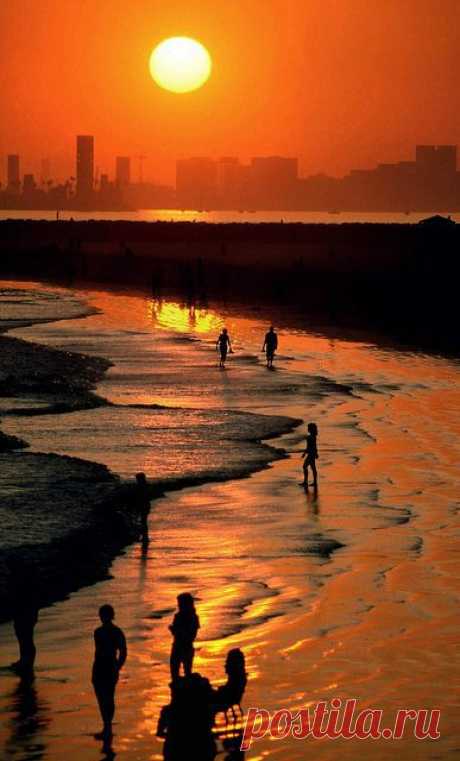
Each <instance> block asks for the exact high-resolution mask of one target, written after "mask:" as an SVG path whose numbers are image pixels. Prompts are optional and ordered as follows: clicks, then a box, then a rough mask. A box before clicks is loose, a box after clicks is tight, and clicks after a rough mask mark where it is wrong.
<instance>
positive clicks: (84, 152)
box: [77, 135, 94, 201]
mask: <svg viewBox="0 0 460 761" xmlns="http://www.w3.org/2000/svg"><path fill="white" fill-rule="evenodd" d="M93 190H94V137H93V136H92V135H77V198H78V199H79V200H80V201H89V200H90V199H91V198H92V195H93Z"/></svg>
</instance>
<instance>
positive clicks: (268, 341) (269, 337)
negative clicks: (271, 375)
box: [262, 325, 278, 370]
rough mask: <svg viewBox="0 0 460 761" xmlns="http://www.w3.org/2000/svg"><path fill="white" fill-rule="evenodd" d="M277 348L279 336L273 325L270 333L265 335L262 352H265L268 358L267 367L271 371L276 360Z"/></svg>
mask: <svg viewBox="0 0 460 761" xmlns="http://www.w3.org/2000/svg"><path fill="white" fill-rule="evenodd" d="M277 348H278V336H277V335H276V333H275V328H274V327H273V325H270V328H269V331H268V333H266V334H265V340H264V345H263V346H262V351H264V352H265V355H266V357H267V367H268V368H269V369H270V370H272V369H273V359H274V356H275V352H276V350H277Z"/></svg>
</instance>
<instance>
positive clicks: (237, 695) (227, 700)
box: [214, 647, 248, 724]
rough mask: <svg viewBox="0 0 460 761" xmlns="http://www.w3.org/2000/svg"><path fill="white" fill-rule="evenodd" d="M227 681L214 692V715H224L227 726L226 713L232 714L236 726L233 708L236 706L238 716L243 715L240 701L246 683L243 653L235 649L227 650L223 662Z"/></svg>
mask: <svg viewBox="0 0 460 761" xmlns="http://www.w3.org/2000/svg"><path fill="white" fill-rule="evenodd" d="M225 671H226V674H227V681H226V683H225V684H223V685H222V686H221V687H218V688H217V690H215V691H214V710H215V713H220V712H222V713H224V714H225V723H226V724H228V712H229V711H231V712H232V714H233V723H234V724H236V713H235V706H238V709H239V711H240V715H241V716H242V715H243V709H242V708H241V701H242V699H243V695H244V691H245V689H246V684H247V681H248V676H247V673H246V662H245V658H244V653H243V652H242V651H241V650H240V649H239V648H238V647H237V648H234V649H233V650H229V652H228V654H227V658H226V661H225Z"/></svg>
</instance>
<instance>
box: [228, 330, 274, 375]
mask: <svg viewBox="0 0 460 761" xmlns="http://www.w3.org/2000/svg"><path fill="white" fill-rule="evenodd" d="M277 348H278V336H277V334H276V332H275V328H274V327H273V325H270V328H269V329H268V332H267V333H266V334H265V339H264V343H263V346H262V352H263V353H264V354H265V358H266V363H267V368H268V369H269V370H273V360H274V358H275V353H276V350H277ZM216 350H217V351H218V352H219V356H220V360H219V367H220V368H221V369H223V368H224V367H225V362H226V361H227V354H233V347H232V342H231V340H230V336H229V334H228V329H227V328H222V331H221V333H220V334H219V336H218V338H217V341H216Z"/></svg>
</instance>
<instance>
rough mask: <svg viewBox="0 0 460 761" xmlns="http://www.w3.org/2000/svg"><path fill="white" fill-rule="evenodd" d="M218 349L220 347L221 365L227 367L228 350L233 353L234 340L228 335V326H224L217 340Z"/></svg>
mask: <svg viewBox="0 0 460 761" xmlns="http://www.w3.org/2000/svg"><path fill="white" fill-rule="evenodd" d="M216 349H219V353H220V362H219V367H221V368H223V367H225V360H226V359H227V352H230V353H232V342H231V341H230V336H229V335H228V330H227V328H222V333H221V334H220V336H219V338H218V339H217V341H216Z"/></svg>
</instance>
